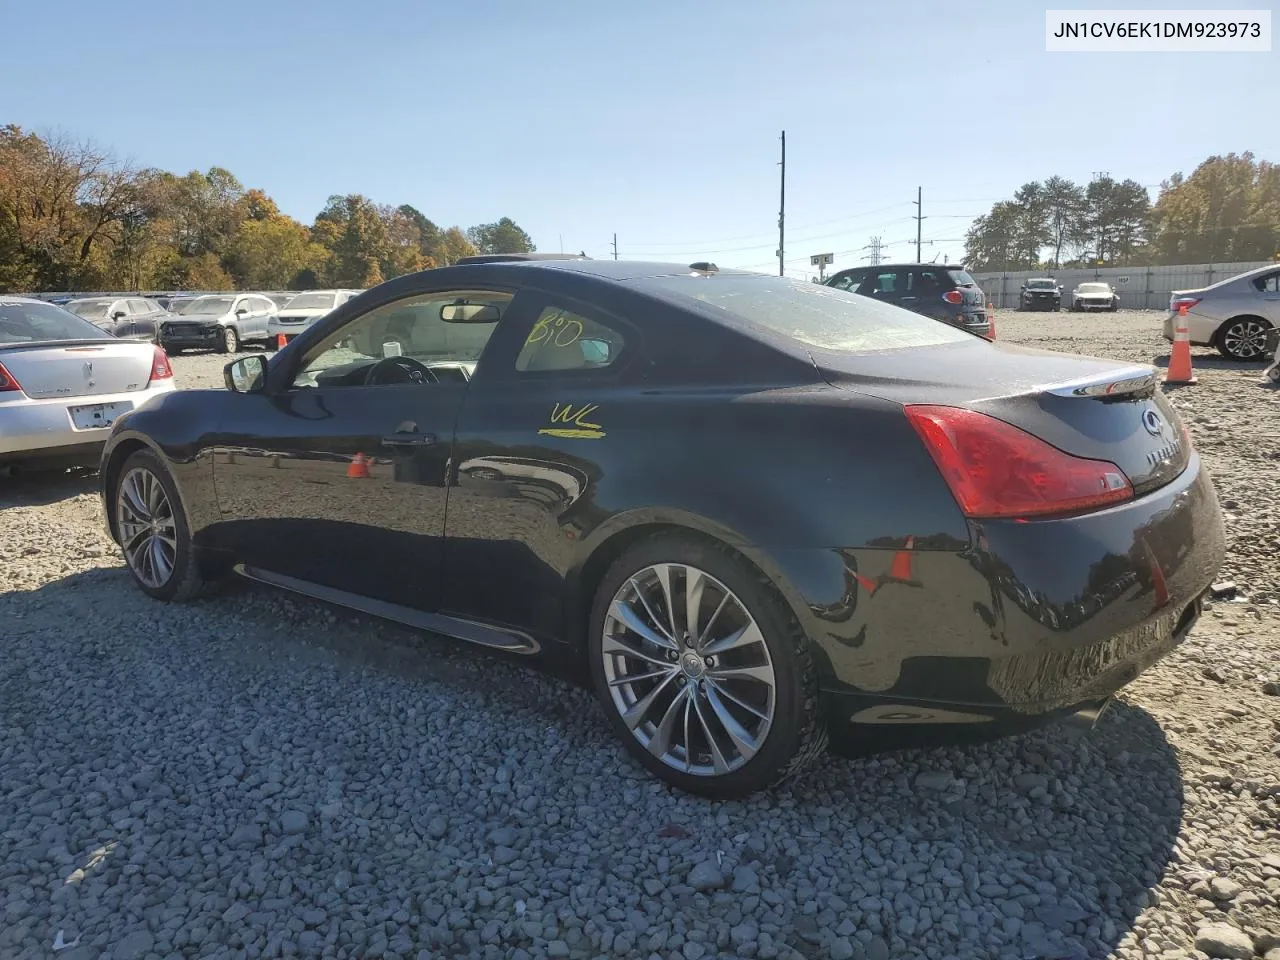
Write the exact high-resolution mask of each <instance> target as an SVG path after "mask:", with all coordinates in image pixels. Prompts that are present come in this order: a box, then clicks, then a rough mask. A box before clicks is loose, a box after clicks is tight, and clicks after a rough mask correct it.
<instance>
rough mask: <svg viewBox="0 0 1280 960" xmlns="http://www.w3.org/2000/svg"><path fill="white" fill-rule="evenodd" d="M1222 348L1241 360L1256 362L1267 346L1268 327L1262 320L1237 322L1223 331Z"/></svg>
mask: <svg viewBox="0 0 1280 960" xmlns="http://www.w3.org/2000/svg"><path fill="white" fill-rule="evenodd" d="M1222 346H1223V347H1224V348H1225V349H1226V351H1227V353H1229V354H1231V356H1233V357H1236V358H1238V359H1240V360H1255V359H1257V358H1258V357H1260V356H1262V354H1263V352H1264V351H1265V350H1266V346H1267V325H1266V324H1265V323H1263V322H1262V321H1261V320H1237V321H1236V322H1235V323H1233V324H1231V325H1230V326H1229V327H1227V329H1226V330H1224V331H1222Z"/></svg>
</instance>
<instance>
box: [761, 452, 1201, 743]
mask: <svg viewBox="0 0 1280 960" xmlns="http://www.w3.org/2000/svg"><path fill="white" fill-rule="evenodd" d="M901 533H902V536H901V538H900V539H899V540H898V542H899V543H900V544H901V545H902V549H897V550H890V549H864V548H857V549H850V550H840V551H829V552H827V553H825V554H822V553H820V552H819V551H816V550H810V551H805V550H794V551H772V552H771V553H772V558H773V560H774V562H776V563H777V564H778V565H779V566H780V567H781V571H782V575H783V576H784V577H785V578H786V580H787V581H788V583H789V585H790V586H792V587H794V588H795V591H796V593H798V594H799V596H800V597H801V598H802V599H803V601H804V604H803V606H802V607H800V608H799V609H797V613H798V614H799V616H800V619H801V622H802V624H803V625H804V627H805V630H806V632H807V634H808V635H809V637H810V638H811V639H812V641H813V643H814V645H815V648H816V651H817V652H818V654H819V656H820V662H821V663H822V666H823V667H824V669H823V674H824V677H823V691H824V696H825V698H826V708H827V715H828V717H829V718H830V723H831V727H832V732H833V734H835V735H837V736H839V735H841V734H849V733H858V732H859V731H860V732H861V733H862V734H863V735H865V734H866V732H867V731H869V730H871V729H872V728H878V729H884V728H888V727H905V726H911V727H933V728H941V729H944V730H950V731H953V732H954V731H956V730H957V729H958V728H962V727H987V726H988V725H990V727H991V729H992V730H997V729H1001V728H1009V729H1013V728H1019V727H1021V728H1026V727H1029V726H1035V725H1037V724H1038V723H1041V722H1044V721H1046V720H1051V719H1054V718H1055V717H1059V716H1062V715H1065V714H1069V713H1071V712H1072V711H1074V710H1075V709H1078V708H1079V707H1080V706H1081V705H1082V704H1089V703H1094V702H1098V701H1102V700H1105V699H1106V698H1107V697H1109V696H1110V695H1112V694H1113V693H1115V691H1117V690H1118V689H1120V688H1121V687H1123V686H1124V685H1125V684H1126V683H1128V682H1130V681H1131V680H1133V679H1134V678H1135V677H1136V676H1137V675H1138V674H1139V673H1141V672H1142V671H1143V670H1145V669H1146V668H1147V667H1149V666H1150V665H1151V664H1152V663H1154V662H1155V661H1157V660H1158V659H1160V658H1161V657H1162V656H1164V655H1165V654H1166V653H1168V652H1169V651H1170V650H1172V649H1173V647H1174V646H1176V645H1177V643H1178V642H1179V641H1180V640H1181V639H1182V637H1184V636H1185V635H1186V633H1187V632H1188V631H1189V630H1190V629H1191V626H1192V625H1193V624H1194V623H1195V621H1196V618H1197V617H1198V615H1199V611H1200V603H1201V598H1202V596H1203V594H1204V592H1205V591H1206V590H1207V589H1208V587H1209V584H1210V583H1211V582H1212V580H1213V578H1214V576H1215V575H1216V574H1217V572H1218V570H1219V569H1220V567H1221V564H1222V561H1223V558H1224V556H1225V552H1226V545H1225V534H1224V531H1223V525H1222V515H1221V511H1220V509H1219V506H1218V500H1217V495H1216V493H1215V491H1214V489H1213V485H1212V483H1211V481H1210V479H1209V477H1208V475H1207V474H1206V473H1205V472H1204V471H1203V470H1202V467H1201V464H1200V460H1199V457H1198V455H1193V457H1192V461H1191V464H1190V465H1189V466H1188V469H1187V470H1186V471H1184V472H1183V474H1182V475H1181V476H1180V477H1179V478H1178V479H1177V480H1175V481H1174V482H1172V483H1170V484H1168V485H1166V486H1165V487H1162V488H1160V489H1159V490H1156V491H1153V492H1152V493H1150V494H1148V495H1147V496H1145V497H1141V498H1139V499H1137V500H1133V501H1131V502H1129V503H1126V504H1122V505H1120V506H1117V507H1113V508H1111V509H1108V510H1103V511H1098V512H1096V513H1092V514H1088V515H1085V516H1079V517H1070V518H1063V519H1054V520H1039V521H1030V522H1025V523H1016V522H1011V521H996V522H983V523H977V522H974V523H971V524H970V541H969V543H968V544H962V543H959V542H956V543H955V545H954V547H950V546H943V547H941V548H935V549H906V540H907V536H906V535H907V534H908V533H912V534H914V535H915V539H916V540H917V541H922V542H929V531H902V532H901ZM935 539H936V538H935ZM935 732H936V731H935Z"/></svg>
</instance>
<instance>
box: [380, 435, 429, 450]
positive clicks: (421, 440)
mask: <svg viewBox="0 0 1280 960" xmlns="http://www.w3.org/2000/svg"><path fill="white" fill-rule="evenodd" d="M435 442H436V435H435V434H434V433H393V434H392V435H391V436H389V437H383V438H382V445H383V446H384V447H429V446H431V444H433V443H435Z"/></svg>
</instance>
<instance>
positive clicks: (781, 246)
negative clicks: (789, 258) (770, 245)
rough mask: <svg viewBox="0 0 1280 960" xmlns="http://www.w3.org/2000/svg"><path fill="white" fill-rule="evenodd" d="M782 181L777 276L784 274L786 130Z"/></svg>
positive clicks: (783, 135)
mask: <svg viewBox="0 0 1280 960" xmlns="http://www.w3.org/2000/svg"><path fill="white" fill-rule="evenodd" d="M781 167H782V181H781V188H780V193H779V199H778V276H780V277H781V276H782V275H783V274H784V272H785V271H784V270H783V266H782V264H783V260H782V257H783V251H784V250H785V249H786V233H785V231H784V229H783V221H784V220H785V218H786V212H787V131H785V130H783V131H782V163H781Z"/></svg>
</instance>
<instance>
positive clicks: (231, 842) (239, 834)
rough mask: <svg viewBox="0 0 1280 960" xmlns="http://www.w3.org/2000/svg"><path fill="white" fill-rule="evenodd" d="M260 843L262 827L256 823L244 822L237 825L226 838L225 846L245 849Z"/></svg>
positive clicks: (257, 845)
mask: <svg viewBox="0 0 1280 960" xmlns="http://www.w3.org/2000/svg"><path fill="white" fill-rule="evenodd" d="M261 845H262V828H261V827H259V826H258V825H257V824H256V823H246V824H245V825H244V826H242V827H239V828H238V829H237V830H236V832H235V833H233V834H231V837H230V838H229V839H228V840H227V846H229V847H231V848H233V849H236V850H247V849H249V848H250V847H259V846H261Z"/></svg>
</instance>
